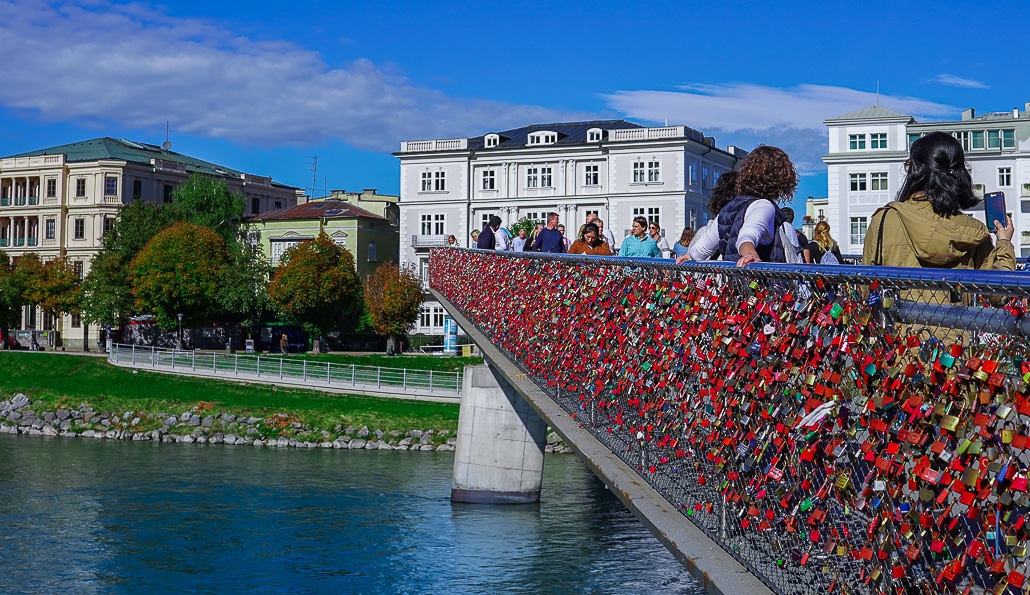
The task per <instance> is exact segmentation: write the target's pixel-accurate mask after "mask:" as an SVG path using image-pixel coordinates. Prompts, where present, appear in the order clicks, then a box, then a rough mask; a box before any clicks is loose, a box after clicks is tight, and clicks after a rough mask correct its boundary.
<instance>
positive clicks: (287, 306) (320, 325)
mask: <svg viewBox="0 0 1030 595" xmlns="http://www.w3.org/2000/svg"><path fill="white" fill-rule="evenodd" d="M268 294H269V295H270V296H271V298H272V303H273V304H275V306H276V308H278V309H279V311H280V312H282V313H283V314H284V315H285V316H287V317H289V318H291V319H292V320H294V321H296V322H299V323H301V324H303V325H304V328H305V330H307V331H308V332H312V333H317V334H319V335H323V334H325V333H327V332H329V331H331V330H333V328H334V327H335V326H336V325H337V324H338V323H339V322H340V320H341V319H342V318H343V317H344V316H345V315H347V314H348V313H353V311H354V309H355V308H356V307H357V306H358V305H359V304H360V300H361V278H360V277H358V272H357V270H356V269H355V267H354V257H353V256H352V255H351V253H350V252H349V251H348V250H346V249H345V248H343V247H341V246H339V245H337V244H336V243H334V242H333V241H332V240H330V239H329V236H327V235H326V234H325V232H320V233H319V234H318V237H317V238H315V239H314V240H311V241H308V242H304V243H302V244H298V245H296V246H293V247H292V248H290V249H289V250H287V251H286V253H285V254H284V255H283V263H282V264H281V265H280V266H279V268H278V269H277V270H276V272H275V277H274V278H273V279H272V283H271V284H270V285H269V286H268Z"/></svg>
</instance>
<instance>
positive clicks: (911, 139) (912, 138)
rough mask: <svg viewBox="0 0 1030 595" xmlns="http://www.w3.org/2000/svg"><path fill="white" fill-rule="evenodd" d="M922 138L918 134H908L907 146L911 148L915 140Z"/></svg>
mask: <svg viewBox="0 0 1030 595" xmlns="http://www.w3.org/2000/svg"><path fill="white" fill-rule="evenodd" d="M922 137H923V135H922V134H919V133H918V132H912V133H909V135H908V146H909V147H911V146H912V143H914V142H916V141H917V140H919V139H920V138H922Z"/></svg>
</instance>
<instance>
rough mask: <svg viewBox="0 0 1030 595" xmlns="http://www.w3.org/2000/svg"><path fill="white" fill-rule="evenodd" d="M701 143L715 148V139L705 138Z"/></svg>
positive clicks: (712, 137)
mask: <svg viewBox="0 0 1030 595" xmlns="http://www.w3.org/2000/svg"><path fill="white" fill-rule="evenodd" d="M703 142H704V144H706V145H708V146H709V147H714V146H715V137H714V136H706V137H704V141H703Z"/></svg>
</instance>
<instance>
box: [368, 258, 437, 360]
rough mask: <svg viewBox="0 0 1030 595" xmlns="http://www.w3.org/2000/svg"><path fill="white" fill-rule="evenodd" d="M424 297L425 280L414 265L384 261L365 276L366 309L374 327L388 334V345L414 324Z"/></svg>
mask: <svg viewBox="0 0 1030 595" xmlns="http://www.w3.org/2000/svg"><path fill="white" fill-rule="evenodd" d="M424 301H425V294H424V293H423V292H422V281H421V280H420V279H419V276H418V273H417V272H416V269H415V268H414V267H413V266H408V267H400V266H398V265H396V264H393V263H386V264H382V265H379V267H378V268H376V270H375V271H374V272H373V273H372V274H371V275H370V276H369V277H368V279H366V280H365V313H366V315H367V316H368V318H369V321H370V322H371V325H372V330H374V331H375V332H376V333H377V334H380V335H386V336H387V337H388V339H387V346H388V347H393V346H394V345H395V344H396V338H397V337H398V336H399V335H404V334H405V333H407V332H408V330H409V329H410V328H411V327H412V325H414V324H415V321H416V320H418V313H419V310H420V309H421V308H422V303H423V302H424ZM388 351H392V349H388Z"/></svg>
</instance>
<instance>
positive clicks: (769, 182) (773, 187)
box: [677, 145, 798, 266]
mask: <svg viewBox="0 0 1030 595" xmlns="http://www.w3.org/2000/svg"><path fill="white" fill-rule="evenodd" d="M719 179H720V181H721V180H722V176H720V178H719ZM797 186H798V174H797V170H796V169H794V164H793V163H791V161H790V157H788V156H787V154H786V153H785V152H784V151H783V149H779V148H777V147H770V146H766V145H760V146H759V147H757V148H756V149H755V150H754V151H751V153H750V154H749V155H748V156H747V158H746V159H744V162H743V163H741V165H740V169H739V170H738V171H737V184H736V198H734V199H733V200H731V201H729V202H728V203H726V204H725V205H723V206H722V208H721V209H720V210H719V215H718V217H716V218H715V221H714V222H713V223H712V224H711V225H708V226H707V227H705V228H704V229H702V230H701V231H700V232H698V234H697V236H696V237H695V238H694V241H693V242H692V243H691V245H690V250H689V251H688V253H687V257H680V259H677V262H681V261H682V260H686V259H691V260H707V259H708V258H710V257H712V256H713V255H719V256H721V258H722V260H729V261H735V262H736V263H737V266H745V265H748V264H751V263H752V262H788V260H787V255H786V252H785V250H784V245H783V237H782V234H780V233H779V232H778V230H779V229H780V228H781V227H782V226H783V222H784V221H785V219H784V217H783V213H781V212H780V209H779V207H778V206H777V203H779V202H783V201H786V200H789V199H790V198H791V197H793V196H794V191H795V190H796V189H797Z"/></svg>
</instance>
